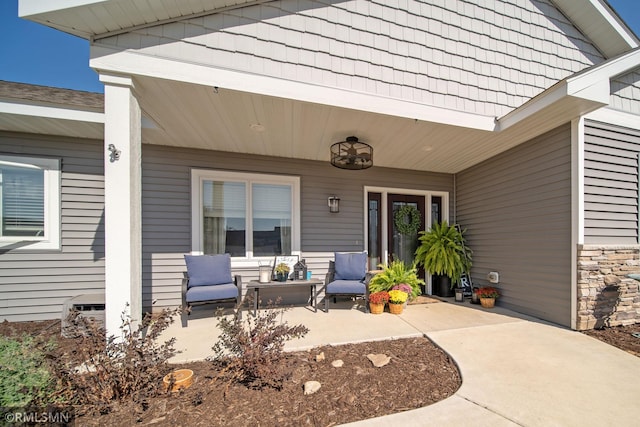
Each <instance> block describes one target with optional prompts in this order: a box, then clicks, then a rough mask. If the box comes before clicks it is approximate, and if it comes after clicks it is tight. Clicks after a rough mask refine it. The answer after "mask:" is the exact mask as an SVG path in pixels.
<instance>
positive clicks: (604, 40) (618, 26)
mask: <svg viewBox="0 0 640 427" xmlns="http://www.w3.org/2000/svg"><path fill="white" fill-rule="evenodd" d="M553 2H554V3H555V4H556V5H557V6H558V7H559V8H560V9H561V10H562V11H563V12H564V14H565V15H567V17H568V18H569V19H570V20H571V22H573V23H574V24H576V25H577V26H578V28H580V30H581V31H582V32H583V33H584V34H585V35H586V36H587V37H589V38H590V39H591V40H592V41H593V42H594V43H595V44H596V46H597V47H598V49H600V51H601V52H602V53H603V54H605V56H606V57H607V58H612V57H614V56H616V55H619V54H621V53H623V52H626V51H628V50H629V49H634V48H636V47H638V46H639V45H640V41H638V37H637V36H636V35H635V34H634V33H633V31H632V30H631V29H630V28H629V27H628V26H627V25H626V24H625V23H624V21H623V20H622V19H621V18H620V17H619V16H618V15H617V14H616V13H615V12H614V11H613V10H612V9H611V7H609V5H608V4H607V3H606V2H605V1H603V0H580V1H576V0H553Z"/></svg>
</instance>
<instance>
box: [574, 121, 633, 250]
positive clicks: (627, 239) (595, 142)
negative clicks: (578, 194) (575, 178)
mask: <svg viewBox="0 0 640 427" xmlns="http://www.w3.org/2000/svg"><path fill="white" fill-rule="evenodd" d="M639 153H640V131H637V130H633V129H628V128H621V127H618V126H613V125H610V124H604V123H600V122H596V121H592V120H588V121H587V122H586V123H585V147H584V158H585V160H584V181H585V183H584V204H585V206H584V216H585V226H584V242H585V243H586V244H617V245H624V244H636V243H638V154H639Z"/></svg>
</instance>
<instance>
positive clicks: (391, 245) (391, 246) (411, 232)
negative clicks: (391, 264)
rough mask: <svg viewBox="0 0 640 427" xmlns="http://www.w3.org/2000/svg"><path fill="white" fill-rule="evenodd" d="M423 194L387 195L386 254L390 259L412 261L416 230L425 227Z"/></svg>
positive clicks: (410, 262)
mask: <svg viewBox="0 0 640 427" xmlns="http://www.w3.org/2000/svg"><path fill="white" fill-rule="evenodd" d="M424 199H425V198H424V196H415V195H408V194H389V195H388V197H387V221H388V225H387V230H388V240H387V242H388V254H389V258H390V259H391V260H396V259H399V260H401V261H404V263H405V264H407V265H411V264H412V263H413V259H414V254H415V252H416V249H417V248H418V244H419V243H420V242H419V241H418V232H419V231H421V230H424V229H425V215H424V206H425V201H424Z"/></svg>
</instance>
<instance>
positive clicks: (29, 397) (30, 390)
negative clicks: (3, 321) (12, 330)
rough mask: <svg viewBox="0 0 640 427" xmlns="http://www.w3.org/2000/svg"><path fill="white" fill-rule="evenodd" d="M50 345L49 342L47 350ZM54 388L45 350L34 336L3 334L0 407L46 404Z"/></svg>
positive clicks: (1, 337) (0, 340)
mask: <svg viewBox="0 0 640 427" xmlns="http://www.w3.org/2000/svg"><path fill="white" fill-rule="evenodd" d="M50 345H51V344H47V346H45V349H44V350H45V351H46V350H47V349H48V348H49V347H50ZM54 388H55V382H54V380H53V378H52V375H51V374H50V372H49V370H48V367H47V364H46V362H45V353H43V352H42V351H40V350H38V348H37V346H36V340H35V339H34V338H33V337H30V336H27V335H25V336H23V337H22V338H20V339H16V338H7V337H4V336H0V406H4V407H16V406H20V407H25V406H27V405H29V404H32V403H33V404H46V403H49V402H48V400H49V399H50V398H51V396H52V393H53V391H54Z"/></svg>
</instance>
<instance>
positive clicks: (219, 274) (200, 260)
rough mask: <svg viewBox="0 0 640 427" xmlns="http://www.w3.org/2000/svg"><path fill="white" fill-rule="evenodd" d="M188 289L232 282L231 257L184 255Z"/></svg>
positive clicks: (225, 255)
mask: <svg viewBox="0 0 640 427" xmlns="http://www.w3.org/2000/svg"><path fill="white" fill-rule="evenodd" d="M184 260H185V262H186V263H187V274H189V288H192V287H194V286H211V285H221V284H225V283H231V282H233V279H232V278H231V255H229V254H223V255H185V256H184Z"/></svg>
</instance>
